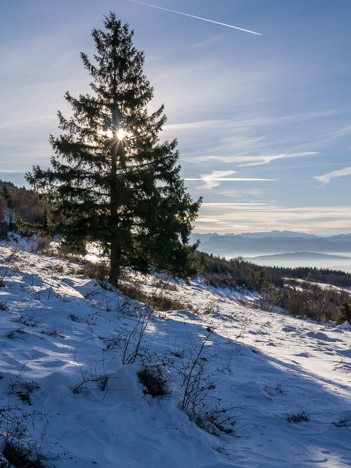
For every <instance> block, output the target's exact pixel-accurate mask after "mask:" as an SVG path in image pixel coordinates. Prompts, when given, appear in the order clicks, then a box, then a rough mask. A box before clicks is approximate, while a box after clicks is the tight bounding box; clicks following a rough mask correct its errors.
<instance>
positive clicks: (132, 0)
mask: <svg viewBox="0 0 351 468" xmlns="http://www.w3.org/2000/svg"><path fill="white" fill-rule="evenodd" d="M128 1H129V2H132V3H139V5H145V6H148V7H151V8H157V9H158V10H164V11H169V12H170V13H176V14H177V15H182V16H188V17H189V18H195V19H199V20H202V21H207V22H208V23H214V24H219V25H220V26H225V27H226V28H231V29H238V30H239V31H244V32H247V33H250V34H256V35H257V36H263V34H261V33H258V32H255V31H250V29H243V28H239V27H238V26H233V25H232V24H226V23H220V22H219V21H214V20H210V19H208V18H202V17H201V16H195V15H189V14H188V13H183V12H182V11H176V10H170V9H169V8H163V7H160V6H157V5H151V4H150V3H144V2H139V1H137V0H128Z"/></svg>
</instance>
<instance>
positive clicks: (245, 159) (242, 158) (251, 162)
mask: <svg viewBox="0 0 351 468" xmlns="http://www.w3.org/2000/svg"><path fill="white" fill-rule="evenodd" d="M256 141H257V140H256ZM316 154H319V153H318V152H316V151H307V152H302V153H291V154H289V153H282V154H275V155H268V154H261V155H257V156H246V155H232V156H202V157H201V159H202V160H203V161H204V160H207V161H209V160H216V161H221V162H224V163H237V164H238V166H239V167H250V166H261V165H263V164H269V163H271V162H272V161H276V160H278V159H289V158H301V157H303V156H314V155H316Z"/></svg>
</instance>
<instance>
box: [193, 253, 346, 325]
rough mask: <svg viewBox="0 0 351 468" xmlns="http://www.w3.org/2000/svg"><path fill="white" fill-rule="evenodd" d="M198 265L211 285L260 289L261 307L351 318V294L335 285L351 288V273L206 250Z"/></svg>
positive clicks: (318, 317)
mask: <svg viewBox="0 0 351 468" xmlns="http://www.w3.org/2000/svg"><path fill="white" fill-rule="evenodd" d="M197 264H198V268H199V270H200V271H201V272H202V275H203V277H204V278H205V281H206V282H207V283H208V284H211V285H213V286H216V287H223V286H224V287H229V288H237V287H244V288H246V289H249V290H251V291H257V292H259V293H260V297H259V299H258V300H257V303H256V304H254V305H256V306H257V307H258V308H260V309H263V310H272V308H273V307H274V306H278V307H281V308H283V309H285V310H286V311H287V312H288V313H289V314H292V315H296V316H300V317H309V318H311V319H313V320H317V321H321V320H335V321H336V322H338V323H342V322H343V321H345V320H349V319H351V312H350V311H351V299H350V294H349V293H347V292H346V291H344V290H339V289H337V288H333V287H332V286H337V287H351V274H349V273H345V272H343V271H333V270H329V269H318V268H308V267H299V268H276V267H265V266H259V265H255V264H253V263H250V262H246V261H244V260H242V259H241V258H235V259H231V260H225V259H224V258H220V257H214V256H213V255H209V254H206V253H203V252H198V253H197ZM318 283H319V284H318ZM324 284H327V285H332V286H330V287H328V286H327V287H326V286H324ZM251 305H252V304H251Z"/></svg>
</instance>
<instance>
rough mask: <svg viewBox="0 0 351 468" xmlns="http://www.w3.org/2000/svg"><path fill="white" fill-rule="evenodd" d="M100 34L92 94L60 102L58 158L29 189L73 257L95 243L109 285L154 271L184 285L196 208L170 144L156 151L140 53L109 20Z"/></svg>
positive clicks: (158, 126) (158, 118)
mask: <svg viewBox="0 0 351 468" xmlns="http://www.w3.org/2000/svg"><path fill="white" fill-rule="evenodd" d="M104 26H105V30H99V29H94V30H93V32H92V36H93V39H94V41H95V46H96V50H97V53H96V54H95V55H94V59H95V60H94V62H92V61H90V60H89V58H88V56H87V55H86V54H84V53H82V54H81V58H82V61H83V64H84V66H85V68H86V69H87V70H88V72H89V73H90V75H91V77H92V82H91V83H90V86H91V89H92V91H93V92H92V93H91V94H85V95H80V96H79V97H78V98H74V97H73V96H71V95H70V94H69V92H67V93H66V95H65V99H66V100H67V101H68V102H69V104H70V105H71V107H72V109H73V115H72V117H71V118H70V119H66V118H65V117H64V116H63V115H62V114H61V113H60V112H59V113H58V117H59V128H60V129H62V130H63V132H64V133H63V134H61V135H60V136H59V137H58V138H54V137H53V136H51V137H50V141H51V145H52V147H53V149H54V152H55V156H53V157H52V158H51V166H52V167H50V168H49V169H48V170H42V169H41V168H40V167H39V166H34V167H33V170H32V172H31V173H27V174H26V177H27V180H28V182H29V183H30V184H31V185H32V187H33V189H34V191H35V192H36V194H37V195H38V196H39V198H40V199H42V200H44V201H45V202H47V203H49V204H51V205H52V207H53V214H54V215H56V223H55V227H54V229H55V232H57V233H59V234H61V235H62V239H63V240H64V241H65V242H67V243H70V244H71V245H73V246H74V247H76V248H79V249H81V250H84V246H85V244H86V242H87V241H97V242H99V243H100V244H101V245H102V246H103V248H104V250H105V252H107V253H108V254H109V258H110V274H109V281H110V282H111V284H113V285H115V286H117V284H118V279H119V275H120V269H121V267H123V266H126V265H133V266H135V267H137V268H139V269H141V270H142V271H149V268H150V265H153V266H154V267H155V268H156V269H157V270H159V271H167V272H168V273H170V274H177V275H178V276H180V277H186V276H188V275H189V274H192V273H193V271H192V264H193V262H192V254H193V252H194V250H195V248H196V246H195V245H194V246H189V245H188V241H189V234H190V232H191V222H192V221H193V220H194V219H195V218H196V216H197V212H198V209H199V206H200V202H201V200H198V201H197V202H192V200H191V198H190V196H189V195H188V193H187V192H186V189H185V187H184V182H183V180H182V179H181V178H180V173H179V172H180V166H179V165H177V160H178V152H177V150H176V145H177V142H176V140H174V141H172V142H164V143H161V142H160V140H159V136H158V135H159V133H160V131H161V130H162V127H163V125H164V123H165V121H166V117H165V115H164V113H163V106H161V107H160V108H159V109H158V110H157V111H156V112H154V113H152V114H151V115H149V113H148V111H147V104H148V103H149V102H150V100H151V99H152V97H153V88H152V87H151V86H150V84H149V81H148V80H147V79H146V77H145V75H144V73H143V63H144V54H143V52H140V51H137V50H136V49H135V47H134V46H133V43H132V37H133V31H130V29H129V26H128V25H127V24H125V25H123V24H122V23H121V21H119V20H117V18H116V16H115V14H114V13H110V14H109V15H108V16H107V17H105V19H104Z"/></svg>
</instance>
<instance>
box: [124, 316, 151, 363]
mask: <svg viewBox="0 0 351 468" xmlns="http://www.w3.org/2000/svg"><path fill="white" fill-rule="evenodd" d="M151 314H152V309H151V308H150V307H145V309H144V310H143V313H142V315H141V317H140V318H139V320H138V321H137V323H136V325H135V327H134V328H133V330H132V331H130V332H129V333H128V335H127V337H126V338H125V340H124V347H123V351H122V364H124V365H125V364H134V362H135V361H136V359H137V357H138V356H140V347H141V343H142V341H143V338H144V334H145V331H146V328H147V325H148V323H149V321H150V318H151Z"/></svg>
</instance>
